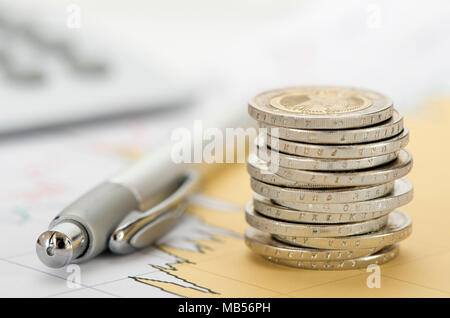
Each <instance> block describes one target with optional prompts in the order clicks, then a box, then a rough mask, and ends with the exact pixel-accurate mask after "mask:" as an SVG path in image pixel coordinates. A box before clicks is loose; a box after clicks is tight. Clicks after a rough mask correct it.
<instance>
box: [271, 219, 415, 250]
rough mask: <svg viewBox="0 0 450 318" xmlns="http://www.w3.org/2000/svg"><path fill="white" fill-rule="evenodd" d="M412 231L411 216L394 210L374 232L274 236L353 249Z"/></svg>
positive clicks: (297, 243) (391, 241)
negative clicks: (349, 234) (337, 235)
mask: <svg viewBox="0 0 450 318" xmlns="http://www.w3.org/2000/svg"><path fill="white" fill-rule="evenodd" d="M411 232H412V221H411V218H410V217H409V216H408V215H407V214H406V213H404V212H401V211H399V210H395V211H393V212H392V213H390V214H389V217H388V222H387V225H386V226H385V227H384V228H382V229H380V230H378V231H375V232H371V233H367V234H362V235H354V236H346V237H311V236H303V237H299V236H285V235H275V236H274V237H275V238H276V239H277V240H279V241H281V242H283V243H286V244H289V245H294V246H303V247H309V248H323V249H347V248H350V249H355V248H364V249H367V248H381V247H384V246H387V245H392V244H396V243H398V242H400V241H403V240H404V239H406V238H407V237H408V236H409V235H410V234H411Z"/></svg>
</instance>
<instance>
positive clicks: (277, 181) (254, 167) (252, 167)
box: [247, 154, 339, 189]
mask: <svg viewBox="0 0 450 318" xmlns="http://www.w3.org/2000/svg"><path fill="white" fill-rule="evenodd" d="M247 171H248V173H249V174H250V176H252V177H253V178H255V179H256V180H259V181H262V182H265V183H269V184H273V185H279V186H283V187H290V188H307V189H308V188H311V189H314V188H335V187H339V185H338V186H336V185H331V186H322V185H316V184H307V183H302V182H295V181H292V180H288V179H285V178H283V177H280V176H279V175H277V174H275V173H273V172H271V171H270V170H269V166H268V164H267V162H265V161H264V160H262V159H259V158H258V157H257V156H256V155H255V154H250V155H249V156H248V158H247Z"/></svg>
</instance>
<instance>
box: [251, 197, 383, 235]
mask: <svg viewBox="0 0 450 318" xmlns="http://www.w3.org/2000/svg"><path fill="white" fill-rule="evenodd" d="M245 219H246V220H247V223H248V224H249V225H250V226H252V227H254V228H255V229H258V230H260V231H263V232H266V233H271V234H274V235H282V236H288V237H290V236H294V237H322V238H324V237H335V236H338V237H343V236H351V235H358V234H364V233H369V232H374V231H378V230H380V229H381V228H383V227H384V226H385V225H386V223H387V220H388V215H385V216H382V217H379V218H377V219H372V220H367V221H363V222H356V223H345V224H320V225H319V224H307V223H292V222H286V221H280V220H276V219H271V218H268V217H266V216H264V215H262V214H259V213H257V212H255V210H254V208H253V203H252V202H249V204H248V205H247V206H246V208H245Z"/></svg>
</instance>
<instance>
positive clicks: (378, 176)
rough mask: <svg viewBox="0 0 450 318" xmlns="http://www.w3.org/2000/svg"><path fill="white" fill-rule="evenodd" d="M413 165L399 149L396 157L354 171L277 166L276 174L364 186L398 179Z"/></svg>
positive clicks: (320, 182)
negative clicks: (372, 166)
mask: <svg viewBox="0 0 450 318" xmlns="http://www.w3.org/2000/svg"><path fill="white" fill-rule="evenodd" d="M412 165H413V161H412V156H411V154H410V153H409V152H408V151H407V150H401V151H400V152H399V153H398V155H397V159H395V160H394V161H391V162H389V163H387V164H385V165H382V166H378V167H376V168H373V169H368V170H360V171H356V172H348V171H345V172H342V171H338V172H323V171H321V172H319V171H309V170H297V169H290V168H285V167H281V166H280V167H278V168H277V172H276V174H277V175H279V176H280V177H282V178H284V179H288V180H291V181H294V182H299V183H309V184H316V185H334V186H341V187H343V186H353V187H354V186H364V185H372V184H378V183H385V182H389V181H393V180H396V179H399V178H401V177H403V176H405V175H407V174H408V173H409V171H410V170H411V168H412Z"/></svg>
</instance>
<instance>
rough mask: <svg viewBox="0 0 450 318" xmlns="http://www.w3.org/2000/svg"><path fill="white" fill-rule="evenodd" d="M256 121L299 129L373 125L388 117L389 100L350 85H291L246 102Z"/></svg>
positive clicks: (390, 112) (391, 109) (389, 110)
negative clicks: (291, 86)
mask: <svg viewBox="0 0 450 318" xmlns="http://www.w3.org/2000/svg"><path fill="white" fill-rule="evenodd" d="M248 112H249V114H250V116H252V117H253V118H254V119H256V120H257V121H261V122H265V123H268V124H271V125H275V126H280V127H291V128H301V129H344V128H357V127H365V126H370V125H374V124H377V123H379V122H382V121H385V120H387V119H389V118H391V117H392V114H393V105H392V101H391V100H390V99H389V98H387V97H385V96H383V95H381V94H379V93H376V92H373V91H370V90H365V89H358V88H351V87H294V88H287V89H279V90H273V91H268V92H265V93H262V94H260V95H257V96H256V97H255V98H253V99H252V100H251V101H250V102H249V108H248Z"/></svg>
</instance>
